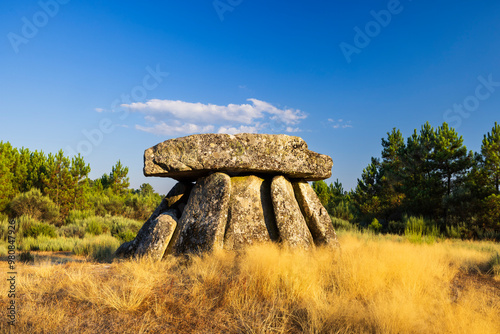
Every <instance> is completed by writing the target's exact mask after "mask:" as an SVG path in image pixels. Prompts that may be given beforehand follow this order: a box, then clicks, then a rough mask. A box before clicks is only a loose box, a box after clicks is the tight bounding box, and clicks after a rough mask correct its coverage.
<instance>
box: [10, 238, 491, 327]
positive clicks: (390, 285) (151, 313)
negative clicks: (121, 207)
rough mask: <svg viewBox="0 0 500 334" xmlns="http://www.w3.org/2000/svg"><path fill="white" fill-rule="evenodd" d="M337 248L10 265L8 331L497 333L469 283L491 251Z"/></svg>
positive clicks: (486, 291) (361, 243)
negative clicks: (12, 305) (11, 320)
mask: <svg viewBox="0 0 500 334" xmlns="http://www.w3.org/2000/svg"><path fill="white" fill-rule="evenodd" d="M340 242H341V245H342V249H341V251H331V250H329V249H322V248H321V249H316V250H315V251H312V252H307V251H290V250H284V249H280V248H279V247H277V246H276V245H272V244H264V245H259V246H255V247H251V248H248V249H247V250H246V251H245V252H241V253H231V252H218V253H214V254H211V255H206V256H203V257H191V258H190V259H183V258H170V259H168V260H167V261H162V262H153V261H150V260H148V259H143V260H139V261H131V262H115V263H112V264H96V263H67V264H65V265H52V264H50V263H41V264H37V265H35V266H32V265H31V266H29V265H22V266H20V267H19V270H18V272H19V275H18V287H17V290H18V291H17V292H18V298H17V302H18V304H19V309H18V320H17V324H16V328H15V332H18V333H100V332H103V333H161V332H165V333H302V332H304V333H481V334H483V333H500V282H498V281H495V280H494V279H493V278H491V276H488V275H486V274H481V272H482V271H483V272H484V270H483V268H485V264H486V263H487V262H488V261H489V260H490V259H491V256H492V252H494V251H499V250H500V246H499V245H498V244H497V245H495V244H493V243H464V242H441V243H436V244H433V245H426V244H424V245H415V244H411V243H408V242H404V241H401V240H399V241H398V240H391V239H388V238H386V239H384V238H382V237H376V236H367V235H361V234H348V233H347V234H342V235H341V236H340ZM5 282H6V280H5V279H4V277H2V283H1V289H2V290H3V291H6V288H7V286H6V283H5ZM6 302H7V299H6V296H5V294H4V295H3V296H2V299H1V301H0V307H1V308H2V309H5V306H6ZM0 331H1V332H7V331H8V329H7V325H6V321H5V319H2V322H1V324H0Z"/></svg>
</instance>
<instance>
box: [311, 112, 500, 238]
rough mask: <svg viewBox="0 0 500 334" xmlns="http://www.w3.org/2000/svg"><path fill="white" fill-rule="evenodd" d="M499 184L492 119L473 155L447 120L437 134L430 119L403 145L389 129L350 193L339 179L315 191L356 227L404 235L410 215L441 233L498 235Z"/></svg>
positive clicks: (499, 151) (498, 134)
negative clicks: (377, 156) (489, 127)
mask: <svg viewBox="0 0 500 334" xmlns="http://www.w3.org/2000/svg"><path fill="white" fill-rule="evenodd" d="M499 180H500V126H499V125H498V124H497V123H496V122H495V125H494V126H493V128H492V130H491V132H488V133H487V134H485V135H484V139H483V141H482V145H481V151H480V152H476V153H474V152H472V151H468V150H467V148H466V146H465V145H464V144H463V138H462V136H459V135H458V134H457V132H456V131H455V129H453V128H451V127H449V126H448V124H447V123H443V124H442V125H441V126H440V127H438V128H436V129H435V128H433V127H431V125H430V124H429V123H428V122H427V123H426V124H424V125H423V126H422V127H421V129H420V131H419V132H418V131H417V129H415V130H414V132H413V134H412V135H411V136H410V137H408V138H407V139H406V141H405V139H404V138H403V135H402V134H401V131H400V130H398V129H396V128H393V129H392V131H391V132H388V133H387V137H386V138H382V152H381V157H380V158H375V157H372V158H371V163H370V164H369V165H368V166H367V167H366V168H365V169H364V170H363V172H362V175H361V178H360V179H358V183H357V186H356V189H355V190H353V191H350V192H345V191H344V190H343V189H342V185H341V184H340V183H339V182H338V181H337V182H335V184H330V185H329V186H328V185H327V184H326V183H325V182H323V181H319V182H314V183H313V188H314V189H315V190H316V193H317V194H318V196H319V198H320V200H321V201H322V203H323V204H324V205H325V207H326V208H327V210H328V212H329V213H330V215H332V216H334V217H338V218H343V219H347V220H349V221H351V222H353V223H355V224H357V225H359V226H369V227H372V228H375V229H378V230H382V231H386V232H397V233H403V232H404V225H402V224H400V222H404V221H407V220H408V217H411V216H414V217H422V219H423V220H425V221H426V222H427V224H428V225H432V227H433V228H434V229H436V230H437V231H439V232H440V233H442V234H446V232H450V231H455V232H456V231H459V234H460V235H461V236H462V237H467V238H471V237H472V238H474V237H477V236H478V235H489V236H492V235H496V236H498V235H500V192H499ZM486 232H488V233H486ZM448 234H450V233H448ZM455 234H456V233H455ZM455 236H456V235H455Z"/></svg>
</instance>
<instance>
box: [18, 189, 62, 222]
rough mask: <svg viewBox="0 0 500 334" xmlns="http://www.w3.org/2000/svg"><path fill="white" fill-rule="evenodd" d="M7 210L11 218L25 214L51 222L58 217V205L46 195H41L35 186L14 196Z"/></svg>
mask: <svg viewBox="0 0 500 334" xmlns="http://www.w3.org/2000/svg"><path fill="white" fill-rule="evenodd" d="M9 211H10V212H11V215H12V217H13V218H17V217H21V216H23V215H27V216H30V217H32V218H34V219H36V220H43V221H46V222H51V223H54V222H56V221H57V219H58V218H59V208H58V206H57V205H56V204H55V203H54V202H52V200H51V199H50V198H49V197H48V196H43V195H42V193H41V192H40V190H38V189H37V188H33V189H31V190H30V191H27V192H25V193H22V194H19V195H17V196H16V197H14V199H13V200H12V201H11V202H10V203H9Z"/></svg>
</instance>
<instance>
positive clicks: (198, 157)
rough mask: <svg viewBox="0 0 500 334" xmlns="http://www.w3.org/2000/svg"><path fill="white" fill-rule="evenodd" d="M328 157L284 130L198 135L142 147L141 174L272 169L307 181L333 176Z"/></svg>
mask: <svg viewBox="0 0 500 334" xmlns="http://www.w3.org/2000/svg"><path fill="white" fill-rule="evenodd" d="M332 165H333V163H332V159H331V158H330V157H329V156H326V155H322V154H318V153H315V152H312V151H309V150H308V149H307V144H306V142H305V141H304V140H303V139H302V138H299V137H294V136H287V135H269V134H249V133H241V134H237V135H234V136H233V135H227V134H199V135H191V136H187V137H182V138H175V139H170V140H167V141H164V142H162V143H159V144H158V145H156V146H153V147H151V148H149V149H147V150H146V151H145V152H144V175H146V176H164V177H171V178H174V179H177V180H189V181H192V180H195V179H197V178H199V177H202V176H206V175H208V174H210V173H211V172H214V171H219V172H224V173H227V174H229V175H241V174H242V173H245V174H272V175H284V176H287V177H288V178H299V179H305V180H307V181H313V180H322V179H326V178H329V177H330V176H331V169H332Z"/></svg>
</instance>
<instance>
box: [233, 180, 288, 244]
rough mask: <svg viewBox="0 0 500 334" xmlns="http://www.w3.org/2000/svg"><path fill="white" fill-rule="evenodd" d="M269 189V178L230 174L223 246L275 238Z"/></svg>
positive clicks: (276, 233) (276, 236) (275, 228)
mask: <svg viewBox="0 0 500 334" xmlns="http://www.w3.org/2000/svg"><path fill="white" fill-rule="evenodd" d="M269 190H270V183H269V181H264V179H262V178H260V177H257V176H255V175H250V176H235V177H232V178H231V197H230V200H229V215H228V221H227V226H226V234H225V238H224V248H225V249H229V250H230V249H240V248H242V247H243V246H246V245H251V244H253V243H255V242H263V241H271V240H276V239H278V231H277V226H276V222H275V221H274V219H273V218H274V213H273V206H272V202H271V198H270V196H269Z"/></svg>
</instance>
